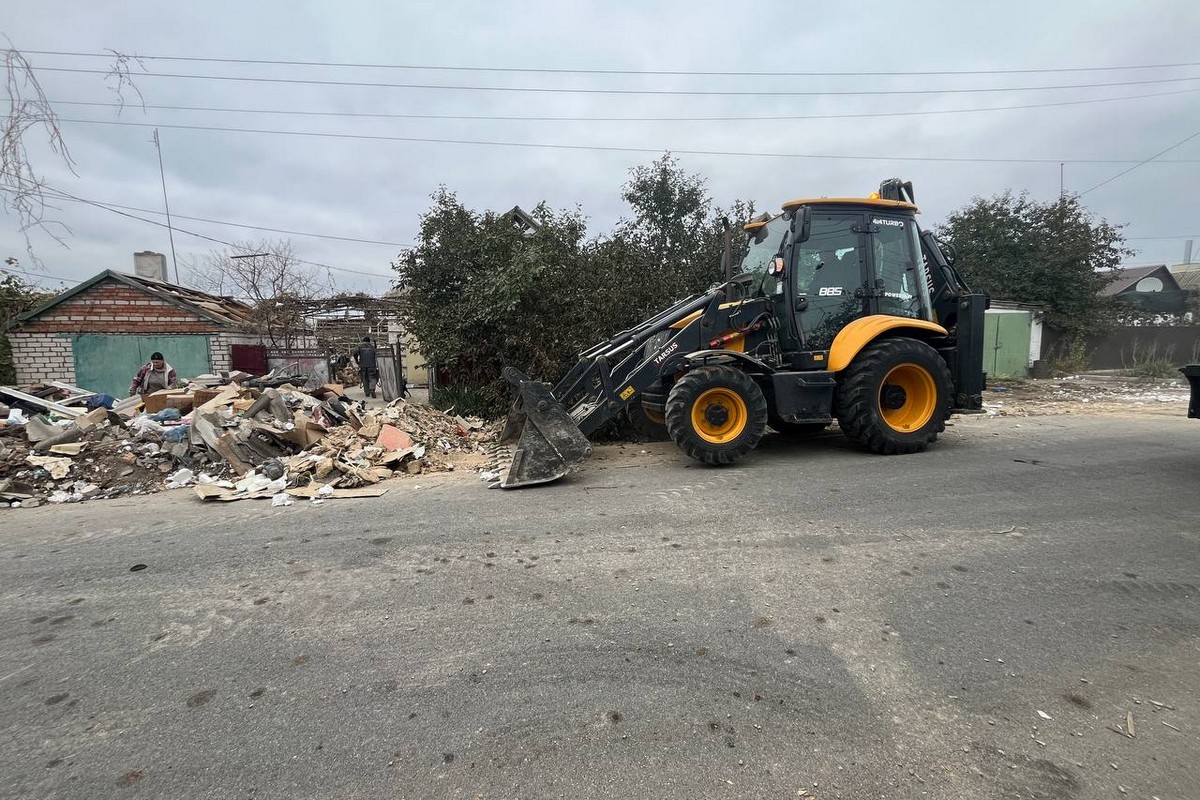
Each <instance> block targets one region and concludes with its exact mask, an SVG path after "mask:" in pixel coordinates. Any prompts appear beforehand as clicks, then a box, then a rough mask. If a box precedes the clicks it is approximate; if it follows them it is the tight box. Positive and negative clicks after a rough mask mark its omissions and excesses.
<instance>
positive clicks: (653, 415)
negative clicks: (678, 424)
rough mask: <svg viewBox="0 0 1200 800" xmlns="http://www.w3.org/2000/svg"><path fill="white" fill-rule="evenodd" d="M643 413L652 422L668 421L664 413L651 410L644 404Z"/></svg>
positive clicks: (662, 422) (663, 423)
mask: <svg viewBox="0 0 1200 800" xmlns="http://www.w3.org/2000/svg"><path fill="white" fill-rule="evenodd" d="M642 413H643V414H645V415H646V419H648V420H650V421H651V422H653V423H655V424H657V425H665V424H666V423H667V418H666V417H664V416H663V415H662V414H660V413H659V412H657V411H651V410H650V409H648V408H646V407H645V406H642Z"/></svg>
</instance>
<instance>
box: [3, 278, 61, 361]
mask: <svg viewBox="0 0 1200 800" xmlns="http://www.w3.org/2000/svg"><path fill="white" fill-rule="evenodd" d="M9 261H11V262H14V263H15V261H16V259H9ZM55 294H56V293H55V292H50V291H46V290H45V289H42V288H41V287H40V286H37V285H35V284H32V283H29V282H28V281H25V280H23V279H22V278H21V277H19V276H17V275H14V274H13V273H11V272H7V271H5V270H0V384H11V383H15V382H16V380H17V375H16V370H15V368H14V365H13V361H12V347H11V346H10V344H9V341H8V337H7V336H5V335H3V332H4V331H6V330H7V329H8V326H9V325H11V324H13V323H14V322H16V321H17V317H18V316H20V315H21V314H24V313H25V312H26V311H32V310H33V309H35V308H37V307H38V306H40V305H41V304H42V303H44V302H46V301H47V300H49V299H50V298H51V297H53V296H54V295H55Z"/></svg>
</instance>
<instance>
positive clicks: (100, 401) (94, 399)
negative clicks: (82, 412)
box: [83, 394, 117, 411]
mask: <svg viewBox="0 0 1200 800" xmlns="http://www.w3.org/2000/svg"><path fill="white" fill-rule="evenodd" d="M116 404H117V398H115V397H113V396H112V395H111V394H94V395H92V396H91V397H89V398H88V399H87V400H84V401H83V405H84V407H85V408H86V409H88V410H89V411H95V410H96V409H97V408H108V409H111V408H112V407H113V406H115V405H116Z"/></svg>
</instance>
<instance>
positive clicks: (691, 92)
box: [37, 67, 1200, 97]
mask: <svg viewBox="0 0 1200 800" xmlns="http://www.w3.org/2000/svg"><path fill="white" fill-rule="evenodd" d="M37 71H38V72H64V73H73V74H80V75H111V74H112V73H111V72H110V71H109V70H103V69H76V68H72V67H38V68H37ZM136 76H137V78H138V79H139V80H140V79H142V78H174V79H185V80H205V81H227V82H228V81H232V82H237V83H272V84H292V85H302V86H359V87H367V88H373V89H423V90H433V91H456V92H525V93H536V94H584V95H597V94H601V95H621V96H629V95H643V96H654V97H663V96H674V97H876V96H882V95H928V94H984V93H996V92H1043V91H1057V90H1060V89H1100V88H1105V87H1110V86H1146V85H1150V84H1163V83H1182V82H1187V81H1197V80H1200V76H1193V77H1186V78H1154V79H1150V80H1143V81H1112V82H1109V83H1074V84H1060V85H1057V86H989V87H971V88H959V89H866V90H862V89H855V90H840V89H839V90H826V91H816V90H807V91H795V90H785V91H778V90H766V89H762V90H750V89H741V90H720V89H594V88H578V87H575V88H558V87H554V86H462V85H453V84H440V83H386V82H381V81H334V80H317V79H314V78H268V77H251V76H247V75H194V74H185V73H173V72H139V73H136Z"/></svg>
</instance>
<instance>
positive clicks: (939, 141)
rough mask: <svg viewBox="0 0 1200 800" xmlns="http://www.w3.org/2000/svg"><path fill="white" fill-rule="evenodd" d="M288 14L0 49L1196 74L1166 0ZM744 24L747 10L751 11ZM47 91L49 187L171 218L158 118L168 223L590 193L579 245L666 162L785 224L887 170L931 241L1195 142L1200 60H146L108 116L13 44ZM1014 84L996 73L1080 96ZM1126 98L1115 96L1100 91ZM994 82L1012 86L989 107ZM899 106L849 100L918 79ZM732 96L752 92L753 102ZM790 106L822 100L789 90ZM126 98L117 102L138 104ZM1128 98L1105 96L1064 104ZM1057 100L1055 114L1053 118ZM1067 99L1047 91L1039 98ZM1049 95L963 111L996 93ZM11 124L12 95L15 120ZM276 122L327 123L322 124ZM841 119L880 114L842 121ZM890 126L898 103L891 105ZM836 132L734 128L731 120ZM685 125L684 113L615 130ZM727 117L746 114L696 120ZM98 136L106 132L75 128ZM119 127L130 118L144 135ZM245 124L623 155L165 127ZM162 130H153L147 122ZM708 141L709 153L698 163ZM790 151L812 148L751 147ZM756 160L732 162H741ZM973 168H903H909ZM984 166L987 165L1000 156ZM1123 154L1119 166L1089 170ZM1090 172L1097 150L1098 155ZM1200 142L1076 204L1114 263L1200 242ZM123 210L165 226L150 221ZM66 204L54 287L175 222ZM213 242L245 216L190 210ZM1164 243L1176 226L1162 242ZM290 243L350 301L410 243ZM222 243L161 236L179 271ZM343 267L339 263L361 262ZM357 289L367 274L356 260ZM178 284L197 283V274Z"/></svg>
mask: <svg viewBox="0 0 1200 800" xmlns="http://www.w3.org/2000/svg"><path fill="white" fill-rule="evenodd" d="M733 8H734V6H733V4H706V3H703V2H696V0H692V1H691V2H655V3H644V2H627V0H608V1H607V2H603V3H600V2H577V3H564V2H536V3H532V2H531V3H512V4H499V5H497V4H484V3H471V2H448V1H445V0H443V1H442V2H435V3H427V2H404V3H382V2H374V3H353V2H336V3H334V2H285V1H283V0H271V1H270V2H264V1H263V0H259V1H258V2H254V3H245V2H206V3H193V4H164V3H161V2H155V3H148V2H123V3H83V2H78V1H76V2H60V1H56V0H36V2H24V1H22V0H17V1H16V2H14V1H13V0H9V2H6V3H5V13H4V15H3V17H2V18H0V33H3V34H5V35H7V36H8V37H9V39H10V40H11V42H12V45H13V46H14V47H16V48H17V49H20V50H22V51H64V52H71V53H102V52H104V51H105V50H116V51H119V52H122V53H128V54H139V55H143V56H184V57H205V58H230V59H263V60H289V61H325V62H348V63H355V64H364V63H366V64H391V65H417V66H424V67H432V66H445V67H488V68H498V67H504V68H535V69H580V70H629V71H675V72H699V71H708V72H765V73H780V72H816V73H829V72H878V73H895V72H921V71H957V72H961V71H994V70H1034V69H1055V68H1081V67H1108V66H1138V65H1162V64H1186V63H1187V62H1200V55H1197V53H1200V50H1198V48H1197V42H1200V6H1198V5H1197V4H1196V3H1195V2H1194V0H1175V1H1171V0H1160V1H1159V2H1146V1H1144V0H1143V1H1141V2H1128V0H1124V1H1123V2H1077V3H1050V2H1045V0H1041V1H1040V2H1024V1H1019V2H1005V3H991V4H986V5H985V4H979V3H971V2H961V1H959V2H926V3H921V2H915V3H895V2H886V3H884V2H879V3H874V2H846V3H823V4H810V3H774V4H772V3H756V4H753V5H749V4H747V5H744V6H742V8H744V9H747V10H743V11H740V12H734V11H732V10H731V9H733ZM749 9H752V10H749ZM29 59H30V61H31V62H32V63H33V65H34V67H35V68H36V69H38V70H39V71H38V75H39V79H40V81H41V83H42V85H43V86H44V87H45V89H46V92H47V94H48V96H49V97H50V98H51V100H53V101H57V102H58V103H59V105H57V106H56V108H57V111H58V113H59V115H60V117H62V118H63V120H64V122H63V132H64V136H65V137H66V139H67V142H68V144H69V146H70V148H71V152H72V154H73V155H74V157H75V160H76V164H77V167H76V168H77V172H78V176H75V175H72V174H71V173H70V172H68V171H67V170H65V169H64V168H63V167H62V166H61V164H59V163H57V162H55V161H53V160H52V159H51V158H50V157H49V155H48V154H47V152H46V149H45V147H44V146H43V145H42V144H41V143H39V142H36V141H34V142H31V143H30V153H31V156H32V157H33V158H34V159H35V160H36V166H37V168H38V169H39V170H40V171H41V172H42V173H43V175H44V176H45V177H46V178H47V180H48V182H49V183H50V184H51V185H52V186H54V187H56V188H58V189H62V190H65V191H67V192H70V193H71V194H73V195H76V196H78V197H82V198H87V199H91V200H98V201H104V202H108V203H118V204H121V205H125V206H132V207H136V208H142V209H150V210H157V209H161V208H162V195H161V187H160V184H159V173H158V162H157V160H156V156H155V152H154V147H153V144H152V143H151V142H150V137H151V134H152V131H153V126H155V125H158V126H161V128H160V135H161V137H162V143H163V159H164V163H165V168H166V179H167V184H168V189H169V191H170V199H171V210H172V212H173V213H175V214H177V215H180V216H183V215H186V216H191V217H203V218H207V219H213V220H222V221H227V222H238V223H242V224H246V225H256V226H263V227H270V228H280V229H286V230H292V231H305V232H313V233H320V234H327V235H332V236H342V237H349V238H356V239H369V240H378V241H382V242H390V243H399V244H401V245H403V244H407V243H410V242H411V241H412V239H413V237H414V235H415V233H416V231H417V226H418V223H419V216H420V215H421V213H422V212H423V211H424V210H425V209H426V208H427V207H428V202H429V194H430V193H431V192H433V191H434V190H435V189H436V188H437V187H438V185H440V184H444V185H446V186H447V187H449V188H450V189H452V190H454V191H456V192H457V193H458V194H459V196H460V198H461V199H462V200H463V201H464V202H465V203H466V204H467V205H468V206H470V207H473V208H476V209H480V210H482V209H489V208H490V209H495V210H504V209H507V208H510V207H511V206H512V205H514V204H520V205H522V206H524V207H526V208H528V207H531V206H533V205H535V204H536V203H537V202H539V201H541V200H546V201H548V202H549V203H550V204H551V205H553V206H555V207H567V208H569V207H574V206H575V205H577V204H578V205H579V206H581V207H582V209H583V211H584V212H585V213H586V214H587V215H588V217H589V222H590V227H591V231H592V232H593V233H603V232H605V231H607V230H609V229H610V228H611V226H612V224H613V222H614V221H615V220H616V219H617V218H618V217H619V216H621V215H622V214H623V213H625V208H624V205H623V203H622V201H621V199H620V186H621V184H622V183H623V182H624V180H625V179H626V175H627V172H628V170H629V168H630V167H632V166H634V165H637V164H643V163H647V162H649V161H651V160H652V159H653V158H655V156H656V154H657V153H661V152H662V151H663V150H668V149H669V150H672V151H675V152H677V153H679V158H680V161H681V163H682V165H683V167H684V168H685V169H687V170H688V171H690V172H697V173H700V174H702V175H704V176H705V177H706V178H707V179H708V185H709V189H710V191H711V194H712V195H713V197H714V199H715V200H716V202H717V203H718V204H721V205H725V204H728V203H729V202H730V201H732V200H734V199H735V198H744V199H749V200H753V201H754V202H755V203H756V204H757V205H758V207H759V208H778V206H779V205H780V204H781V203H783V202H785V201H787V200H790V199H793V198H796V197H801V196H813V195H829V196H837V195H847V194H853V195H862V194H866V193H867V192H870V191H871V190H873V189H874V188H875V187H877V186H878V183H879V181H880V179H881V178H885V177H891V176H903V177H906V178H908V179H910V180H912V181H913V182H914V184H915V187H916V194H917V200H918V203H919V204H920V205H921V207H922V211H923V215H924V216H923V218H922V219H923V224H924V225H926V226H931V225H933V224H935V223H937V222H939V221H940V220H942V219H943V218H944V217H945V215H946V214H947V213H948V212H950V211H952V210H954V209H956V208H958V207H960V206H962V205H963V204H964V203H966V202H968V201H969V200H970V199H971V198H972V197H975V196H990V195H994V194H998V193H1000V192H1003V191H1004V190H1006V189H1012V190H1014V191H1028V192H1029V193H1030V194H1031V195H1032V196H1033V197H1034V198H1036V199H1039V200H1049V199H1052V198H1054V197H1055V196H1056V195H1057V193H1058V191H1059V162H1060V161H1065V162H1066V165H1065V168H1064V171H1065V178H1066V188H1067V189H1068V190H1071V191H1083V190H1085V189H1088V188H1089V187H1092V186H1094V185H1096V184H1098V183H1100V182H1102V181H1104V180H1106V179H1108V178H1111V177H1112V176H1114V175H1116V174H1117V173H1119V172H1121V171H1122V170H1124V169H1127V168H1129V167H1132V166H1134V165H1135V164H1136V163H1137V162H1138V161H1140V160H1143V159H1146V158H1149V157H1150V156H1152V155H1154V154H1156V153H1158V152H1160V151H1162V150H1164V149H1165V148H1167V147H1170V146H1171V145H1174V144H1176V143H1178V142H1180V141H1181V140H1183V139H1185V138H1186V137H1188V136H1190V135H1192V134H1194V133H1197V132H1200V110H1198V109H1200V105H1198V104H1197V99H1198V97H1200V66H1190V67H1189V66H1180V67H1173V68H1159V69H1129V70H1113V71H1078V72H1044V73H1036V72H1035V73H1027V74H969V75H895V74H883V75H873V76H831V75H815V76H804V77H800V76H792V77H784V76H763V77H755V78H750V77H737V76H732V77H731V76H696V75H650V74H632V75H629V74H623V75H613V74H562V73H537V72H530V73H521V72H477V71H445V70H432V69H382V68H348V67H314V66H296V65H290V66H289V65H279V64H265V65H255V64H241V63H239V64H228V63H201V62H186V61H165V60H157V59H150V58H148V59H146V60H145V61H144V62H143V63H144V65H145V68H146V70H147V73H144V74H139V73H140V70H137V69H135V70H134V79H135V81H136V83H137V86H138V88H139V89H140V90H141V93H142V95H143V97H144V98H145V103H146V105H147V106H192V107H205V108H225V109H246V111H244V112H239V113H230V112H218V111H182V110H165V109H156V108H150V109H148V110H145V111H143V110H142V108H140V107H139V106H138V105H137V104H136V102H135V103H131V104H129V105H127V107H126V108H125V110H124V111H123V112H122V113H120V114H119V115H118V113H117V110H116V109H115V108H111V107H105V106H95V105H75V104H68V101H69V102H70V103H112V102H114V100H115V96H114V95H113V93H112V91H110V89H109V88H108V86H110V85H111V84H106V83H105V81H104V79H103V76H102V75H98V74H91V73H87V72H60V71H54V70H58V69H64V68H65V69H80V70H104V69H106V67H107V62H106V61H105V60H104V59H101V58H87V57H80V56H68V55H40V54H30V55H29ZM155 73H170V74H173V75H204V76H227V77H238V78H276V79H289V80H296V79H302V80H315V81H345V82H360V83H362V82H366V83H388V84H397V83H404V84H422V85H436V86H442V87H448V86H458V87H526V88H532V87H538V88H543V89H550V88H559V89H575V90H599V89H606V90H639V91H645V92H669V91H674V92H681V91H693V92H695V91H708V92H724V93H726V94H710V95H678V94H602V93H594V91H589V92H575V93H559V92H546V91H542V92H528V91H526V92H521V91H482V90H468V89H450V88H396V87H362V86H330V85H313V84H301V83H268V82H256V81H246V80H238V81H221V80H214V79H212V78H181V77H162V76H161V75H156V74H155ZM1081 84H1086V85H1091V84H1107V85H1104V86H1092V87H1090V88H1087V87H1085V88H1054V89H1040V90H1029V91H1015V90H1012V89H1013V87H1064V86H1071V87H1079V85H1081ZM1116 84H1123V85H1116ZM983 89H1004V91H979V90H983ZM917 90H924V91H928V92H929V93H921V94H913V93H905V94H873V95H863V94H837V93H846V92H914V91H917ZM739 92H742V93H744V92H761V93H771V92H774V93H776V94H773V95H772V94H762V95H758V96H752V95H739V94H735V93H739ZM784 92H793V93H795V92H805V93H824V94H796V95H784V94H778V93H784ZM127 95H128V93H127ZM1106 98H1129V99H1120V100H1111V101H1105V102H1094V103H1080V102H1078V101H1090V100H1101V99H1106ZM1064 103H1070V104H1068V105H1061V104H1064ZM1047 104H1060V105H1047ZM1031 105H1041V106H1043V107H1037V108H1020V109H1012V108H1008V109H1005V110H976V111H971V112H969V113H936V114H932V113H931V114H923V115H911V112H914V111H922V112H934V111H936V112H947V111H955V112H964V111H965V110H967V109H985V108H986V109H994V108H996V107H1008V106H1031ZM6 110H7V109H6ZM264 110H276V111H306V112H334V114H340V115H341V116H338V115H330V116H313V115H292V114H265V113H261V112H262V111H264ZM351 113H353V114H393V115H400V114H404V115H420V114H427V115H440V116H460V117H461V116H503V117H576V118H584V119H583V120H575V121H561V120H558V121H552V120H551V121H548V120H538V121H533V120H465V119H409V118H388V119H378V118H371V117H362V116H344V115H345V114H351ZM855 114H887V115H888V116H875V117H857V118H855V117H848V116H846V115H855ZM899 114H908V115H907V116H900V115H899ZM817 115H834V116H836V117H838V118H833V119H811V118H810V119H775V120H764V119H758V120H747V119H745V118H746V117H812V116H817ZM602 117H607V118H614V117H616V118H636V117H643V118H644V117H658V118H662V117H673V118H692V120H691V121H657V122H642V121H605V120H600V119H596V118H602ZM697 117H735V118H738V119H735V120H733V121H695V119H694V118H697ZM66 120H93V121H100V122H109V123H112V122H116V123H122V124H89V123H85V122H77V121H71V122H67V121H66ZM131 123H136V125H135V124H131ZM172 125H176V126H205V127H221V128H253V129H260V130H271V131H297V132H307V133H335V134H350V135H356V136H375V137H401V138H406V139H451V140H460V141H471V142H508V143H522V144H529V145H534V144H537V145H574V146H584V147H596V148H633V149H643V150H645V152H628V151H624V150H621V149H616V150H603V149H595V150H591V149H578V150H573V149H555V148H550V147H513V146H495V145H485V144H447V143H433V142H412V141H380V140H371V139H352V138H325V137H317V136H299V135H284V134H279V133H248V132H231V131H211V130H188V129H182V128H171V127H168V126H172ZM139 126H150V127H139ZM687 151H709V152H710V153H723V155H716V154H708V155H705V154H699V153H689V152H687ZM756 153H757V154H763V153H773V154H791V155H810V156H819V157H816V158H794V157H787V158H785V157H778V156H775V157H771V156H763V155H751V154H756ZM739 154H743V155H739ZM908 158H913V159H968V160H902V159H908ZM986 159H997V160H999V161H987V160H986ZM1098 161H1111V162H1113V163H1095V162H1098ZM1089 162H1090V163H1089ZM1197 178H1200V137H1197V138H1195V139H1193V140H1191V141H1190V142H1188V143H1186V144H1184V145H1182V146H1180V147H1178V148H1176V149H1174V150H1172V151H1171V152H1169V153H1167V154H1166V155H1164V156H1162V157H1161V159H1158V160H1156V161H1153V162H1150V163H1148V164H1146V165H1144V166H1141V167H1139V168H1137V169H1135V170H1134V171H1132V172H1130V173H1129V174H1128V175H1126V176H1123V177H1121V178H1119V179H1117V180H1115V181H1113V182H1111V183H1109V184H1107V185H1106V186H1103V187H1101V188H1098V189H1096V190H1095V191H1092V192H1090V193H1088V194H1087V195H1086V197H1085V202H1086V203H1087V204H1088V205H1089V206H1090V207H1091V208H1092V209H1093V210H1094V211H1095V213H1096V214H1098V215H1099V216H1103V217H1105V218H1107V219H1108V220H1110V221H1111V222H1114V223H1127V225H1128V227H1127V228H1126V230H1125V233H1126V235H1127V236H1128V237H1130V240H1131V241H1130V244H1131V245H1132V246H1134V247H1136V248H1137V249H1138V250H1139V253H1138V255H1137V256H1136V257H1134V258H1133V259H1131V263H1137V264H1143V263H1162V262H1167V263H1172V262H1177V261H1179V260H1180V259H1181V257H1182V252H1183V246H1184V238H1185V237H1187V236H1189V235H1194V236H1195V238H1198V239H1200V218H1198V217H1200V214H1198V212H1197V207H1198V204H1197V202H1196V199H1195V198H1196V194H1197V191H1198V189H1200V181H1198V180H1197ZM132 213H138V214H139V216H145V217H150V218H153V219H156V220H161V219H162V218H161V217H159V216H154V215H151V214H144V213H141V212H132ZM55 218H56V219H59V220H62V221H63V222H65V223H67V224H68V225H70V227H71V228H72V230H73V235H71V236H70V237H69V239H68V244H69V249H63V248H61V247H58V246H57V245H55V244H54V243H53V242H52V241H51V240H49V239H47V238H46V237H44V236H41V235H38V234H36V233H35V245H36V248H37V252H38V254H39V255H40V256H41V257H42V259H43V260H44V262H45V268H44V271H45V272H46V273H48V274H49V275H54V276H60V277H63V278H67V279H71V280H80V279H84V278H87V277H90V276H91V275H93V274H95V273H96V272H97V271H99V270H100V269H103V268H108V267H113V268H118V269H126V270H128V269H131V266H132V255H131V254H132V253H133V252H134V251H136V250H145V249H152V250H159V251H161V252H168V247H169V245H168V242H167V236H166V231H165V230H163V229H162V228H158V227H154V226H152V225H148V224H146V223H145V222H141V221H137V220H133V219H128V218H125V217H121V216H117V215H115V214H112V213H110V212H107V211H104V210H100V209H97V208H94V207H90V206H87V205H83V204H80V203H74V202H65V203H62V204H61V208H60V210H59V211H57V212H55ZM176 225H177V226H178V227H180V228H184V229H187V230H189V231H194V232H197V233H202V234H205V235H207V236H211V237H214V238H217V239H222V240H228V241H232V240H238V239H245V238H247V237H256V236H260V235H272V234H260V233H257V232H255V231H252V230H245V229H239V228H235V227H229V226H226V225H217V224H212V223H207V222H196V221H192V220H185V219H177V220H176ZM1156 237H1166V238H1156ZM291 239H292V241H293V243H294V245H295V247H296V250H297V252H298V255H299V256H300V257H301V258H304V259H308V260H311V261H316V262H322V263H327V264H330V265H334V266H337V267H341V268H344V270H347V271H335V272H334V273H333V274H334V276H335V278H336V280H337V282H338V285H339V287H341V288H344V289H347V290H358V289H364V290H367V291H375V292H378V291H382V290H384V289H386V288H387V287H388V285H389V282H390V280H391V278H392V277H393V273H391V270H390V268H389V263H390V261H391V260H392V259H393V258H394V256H395V254H396V252H397V251H398V249H399V248H398V247H396V246H394V245H390V244H383V245H375V244H363V243H353V242H342V241H335V240H331V239H319V238H311V237H307V236H292V237H291ZM212 247H214V245H213V244H212V243H211V242H206V241H203V240H199V239H196V238H194V237H191V236H188V235H186V234H177V235H176V249H177V251H178V253H179V256H180V261H181V262H182V261H183V260H185V258H186V257H188V256H192V255H198V254H201V253H204V252H206V251H208V250H209V249H211V248H212ZM0 251H3V252H0V256H7V255H10V254H11V255H15V256H18V257H21V258H22V267H21V268H22V269H32V267H31V266H30V265H29V261H28V259H27V258H26V257H25V254H24V242H23V239H22V237H21V235H20V233H19V231H18V226H17V220H16V219H15V217H12V216H8V217H0ZM348 270H353V272H351V271H348ZM359 273H367V274H359ZM184 278H185V281H186V276H184Z"/></svg>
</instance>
